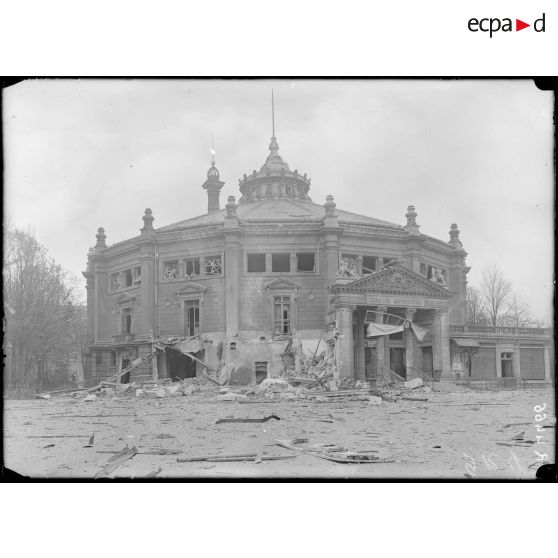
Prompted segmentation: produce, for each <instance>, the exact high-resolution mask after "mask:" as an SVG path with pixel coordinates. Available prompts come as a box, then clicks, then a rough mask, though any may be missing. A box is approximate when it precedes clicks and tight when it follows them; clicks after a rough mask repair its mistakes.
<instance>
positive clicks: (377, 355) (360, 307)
mask: <svg viewBox="0 0 558 558" xmlns="http://www.w3.org/2000/svg"><path fill="white" fill-rule="evenodd" d="M223 184H224V182H222V181H221V180H220V177H219V171H218V170H217V168H216V167H215V163H214V162H213V163H212V166H211V168H210V169H209V171H208V175H207V180H206V182H205V183H204V184H203V186H202V187H203V188H204V189H206V190H207V192H208V212H207V213H206V214H204V215H200V216H198V217H194V218H191V219H187V220H185V221H182V222H179V223H175V224H173V225H169V226H164V227H161V228H154V227H153V221H154V217H153V214H152V211H151V209H146V210H145V214H144V216H143V227H142V228H141V229H140V235H139V236H136V237H134V238H131V239H129V240H126V241H124V242H119V243H116V244H113V245H111V246H108V245H107V244H106V238H107V237H106V234H105V231H104V229H102V228H100V229H99V231H98V234H97V244H96V246H95V247H94V248H92V249H90V251H89V255H88V263H87V269H86V271H85V272H84V276H85V277H86V279H87V306H88V322H87V323H88V341H89V350H88V353H87V354H86V358H85V362H86V370H85V377H86V380H88V381H89V382H90V383H95V382H97V381H99V380H101V379H103V378H106V377H109V376H110V375H112V374H114V373H115V372H117V371H118V370H119V369H121V368H122V367H124V366H126V365H127V364H129V363H131V362H133V361H134V360H135V359H136V358H138V357H141V356H145V355H146V354H149V353H150V352H151V351H152V348H153V342H154V341H155V340H156V339H157V338H160V337H169V336H176V337H196V338H199V339H201V348H200V350H199V351H198V352H197V353H196V354H197V356H196V358H197V359H199V361H201V362H203V363H205V365H206V366H207V367H208V368H209V370H211V371H214V372H216V373H219V372H220V371H221V370H222V369H223V367H224V366H226V365H234V366H236V367H240V366H243V367H246V368H248V369H249V370H251V371H252V373H253V380H254V381H255V379H256V374H257V373H258V371H260V373H261V371H262V370H265V374H266V375H267V374H269V375H270V376H275V375H278V374H280V373H281V371H282V370H283V369H284V367H285V366H296V359H295V361H294V362H291V363H288V364H287V365H286V364H285V355H284V352H285V349H286V348H287V346H288V345H289V346H294V347H297V348H300V347H304V346H314V345H315V346H317V343H318V342H319V339H320V338H324V339H325V338H327V336H328V334H327V333H325V332H326V331H327V330H328V328H329V329H330V330H331V329H333V330H334V331H335V332H336V339H337V341H336V343H330V344H328V347H329V348H328V350H330V351H334V352H335V354H336V363H337V374H338V376H339V377H345V376H348V377H354V378H361V379H364V378H367V379H369V380H373V379H375V378H377V377H378V376H379V375H381V374H382V373H383V372H385V371H388V372H389V371H392V372H395V373H396V374H398V375H400V376H403V377H405V376H407V377H409V376H410V375H412V374H413V375H414V374H417V373H426V374H430V375H432V376H434V377H436V376H437V377H438V378H450V377H454V376H455V375H456V374H455V373H456V370H457V369H458V362H457V361H459V362H463V359H464V358H465V356H464V354H462V351H461V349H462V346H461V345H455V344H454V343H450V337H451V331H452V330H451V327H450V324H451V326H452V327H453V326H455V327H458V328H459V327H465V324H466V320H467V316H466V302H465V296H466V285H467V272H468V271H469V268H468V267H467V265H466V262H465V257H466V255H467V254H466V252H465V251H464V249H463V245H462V243H461V241H460V239H459V230H458V228H457V225H455V224H452V225H451V228H450V233H449V241H448V242H444V241H442V240H438V239H435V238H432V237H429V236H427V235H424V234H422V233H421V232H420V226H419V225H418V224H417V212H416V209H415V207H414V206H409V207H408V208H407V212H406V214H405V217H406V223H405V225H398V224H394V223H389V222H386V221H382V220H379V219H375V218H372V217H367V216H363V215H357V214H354V213H350V212H346V211H343V210H340V209H338V208H337V207H336V204H335V202H334V199H333V196H328V197H327V199H326V200H325V203H324V204H323V205H319V204H315V203H313V202H312V201H311V200H310V197H309V191H310V179H309V178H307V176H306V175H305V174H300V173H299V172H298V171H297V170H295V171H291V170H290V169H289V166H288V165H287V163H285V162H284V161H283V159H282V158H281V156H280V155H279V146H278V144H277V140H276V138H275V137H272V140H271V144H270V155H269V157H268V158H267V160H266V162H265V163H264V165H263V166H262V167H261V168H260V170H259V171H254V172H253V173H252V174H250V175H244V177H243V178H242V179H241V180H240V191H241V198H240V200H239V202H238V203H237V201H236V199H235V198H234V197H233V196H230V197H229V198H228V200H227V203H226V205H225V208H224V209H220V205H219V192H220V189H221V187H222V186H223ZM390 319H391V320H395V321H396V322H397V321H398V320H399V321H400V323H404V324H406V329H405V330H404V331H403V332H400V333H401V334H400V335H398V334H394V335H385V336H380V337H373V338H369V337H366V331H367V329H366V327H367V324H369V323H370V322H374V323H381V324H384V323H389V322H390ZM411 323H413V324H416V325H418V326H420V327H422V328H424V329H425V330H426V331H427V332H428V333H427V335H426V336H425V337H424V338H422V339H420V340H419V339H418V338H417V336H416V335H415V334H413V332H412V331H411V329H410V328H409V327H408V326H409V324H411ZM458 336H459V335H458ZM477 337H478V336H477ZM539 342H540V343H542V345H543V346H545V347H547V344H545V343H546V342H545V341H540V340H539ZM518 343H519V341H518ZM454 345H455V347H454ZM494 346H496V345H494ZM498 346H502V347H504V348H505V346H504V345H502V344H500V345H498ZM518 346H519V345H518ZM456 347H457V349H456ZM494 351H496V349H495V348H494ZM503 352H504V353H507V352H509V351H503ZM512 352H513V351H512ZM456 354H457V355H458V357H456V356H455V355H456ZM494 354H495V353H494ZM518 354H519V351H518ZM545 354H546V353H545ZM506 358H507V357H506ZM513 358H516V357H513ZM199 361H198V360H191V359H189V358H188V357H186V356H181V358H179V357H178V356H176V355H174V356H173V355H169V354H168V351H166V352H165V353H161V354H159V355H158V357H157V358H156V359H153V360H152V361H148V362H147V363H145V364H144V365H143V366H142V367H140V368H138V369H136V370H134V371H133V373H132V377H133V379H136V378H150V377H166V376H170V377H188V376H192V375H195V374H200V373H201V372H202V370H203V368H204V366H203V365H202V364H201V363H200V362H199ZM517 362H519V357H517ZM505 366H507V365H505ZM461 370H463V366H461ZM495 374H496V369H495ZM127 380H128V379H125V381H127Z"/></svg>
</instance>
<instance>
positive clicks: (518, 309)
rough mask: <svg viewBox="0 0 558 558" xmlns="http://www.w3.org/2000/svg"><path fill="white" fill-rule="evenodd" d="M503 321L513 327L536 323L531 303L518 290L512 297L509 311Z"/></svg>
mask: <svg viewBox="0 0 558 558" xmlns="http://www.w3.org/2000/svg"><path fill="white" fill-rule="evenodd" d="M503 321H504V322H505V323H506V325H510V326H513V327H527V326H530V325H533V323H534V320H533V318H532V316H531V308H530V307H529V303H528V302H527V301H526V300H525V299H524V298H523V297H522V296H521V295H519V294H518V293H516V292H513V293H512V295H511V297H510V301H509V304H508V312H507V315H506V316H505V317H504V319H503Z"/></svg>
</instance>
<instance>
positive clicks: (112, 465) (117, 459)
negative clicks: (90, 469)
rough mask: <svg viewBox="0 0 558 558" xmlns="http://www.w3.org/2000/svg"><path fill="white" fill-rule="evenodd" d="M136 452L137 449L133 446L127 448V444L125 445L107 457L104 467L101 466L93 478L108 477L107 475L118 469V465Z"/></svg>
mask: <svg viewBox="0 0 558 558" xmlns="http://www.w3.org/2000/svg"><path fill="white" fill-rule="evenodd" d="M137 453H138V450H137V448H136V447H135V446H134V447H132V448H129V447H128V446H125V447H124V448H123V449H122V450H120V451H119V452H118V453H117V454H115V455H113V456H112V457H111V458H109V460H108V461H107V464H106V465H105V467H103V468H102V469H101V470H100V471H99V472H98V473H97V474H96V475H95V478H96V479H98V478H101V477H108V476H109V475H111V474H112V473H114V471H116V469H118V467H120V465H122V464H123V463H125V462H126V461H128V459H132V457H134V455H136V454H137Z"/></svg>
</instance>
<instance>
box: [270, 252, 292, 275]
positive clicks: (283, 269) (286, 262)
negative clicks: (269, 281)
mask: <svg viewBox="0 0 558 558" xmlns="http://www.w3.org/2000/svg"><path fill="white" fill-rule="evenodd" d="M271 271H272V272H274V273H289V271H291V255H290V254H271Z"/></svg>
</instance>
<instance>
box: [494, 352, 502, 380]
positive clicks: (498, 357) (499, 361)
mask: <svg viewBox="0 0 558 558" xmlns="http://www.w3.org/2000/svg"><path fill="white" fill-rule="evenodd" d="M495 351H496V378H501V377H502V357H501V348H500V346H499V345H496V349H495Z"/></svg>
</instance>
